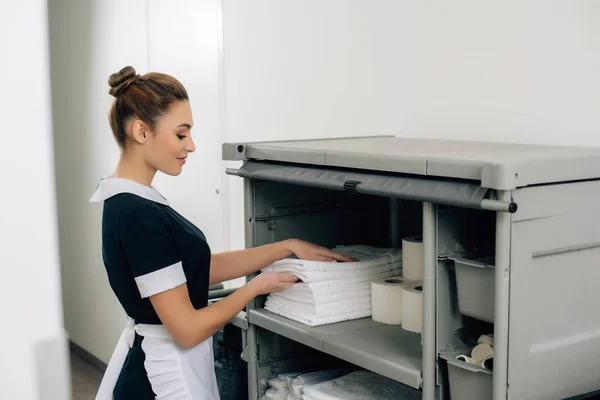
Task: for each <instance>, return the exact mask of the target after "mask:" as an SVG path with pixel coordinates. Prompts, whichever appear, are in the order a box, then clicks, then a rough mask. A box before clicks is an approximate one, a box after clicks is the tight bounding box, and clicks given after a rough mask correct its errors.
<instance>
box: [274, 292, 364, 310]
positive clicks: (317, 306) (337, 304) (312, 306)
mask: <svg viewBox="0 0 600 400" xmlns="http://www.w3.org/2000/svg"><path fill="white" fill-rule="evenodd" d="M365 292H366V293H364V294H361V295H359V294H358V293H357V294H356V296H353V297H348V298H342V299H340V300H331V301H327V302H326V301H319V302H317V301H315V300H317V299H315V298H312V301H310V300H309V299H310V297H309V296H308V295H307V297H306V299H305V298H303V297H301V296H293V297H289V296H288V295H286V294H284V293H273V294H272V295H271V296H270V298H271V299H273V300H278V301H280V302H286V303H292V304H294V305H295V306H296V307H298V308H302V309H304V310H306V311H307V312H313V313H316V312H317V311H318V310H331V309H340V308H342V307H347V306H349V305H354V306H356V305H363V304H365V303H369V304H371V293H370V292H369V291H368V290H365ZM348 295H350V293H342V296H348Z"/></svg>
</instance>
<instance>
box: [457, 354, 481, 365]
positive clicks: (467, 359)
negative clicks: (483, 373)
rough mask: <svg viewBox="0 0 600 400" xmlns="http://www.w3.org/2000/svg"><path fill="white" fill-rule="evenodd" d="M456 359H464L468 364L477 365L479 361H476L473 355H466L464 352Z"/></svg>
mask: <svg viewBox="0 0 600 400" xmlns="http://www.w3.org/2000/svg"><path fill="white" fill-rule="evenodd" d="M456 359H457V360H460V361H464V362H466V363H468V364H473V365H477V361H475V360H473V359H472V358H471V357H469V356H465V355H463V354H461V355H458V356H456Z"/></svg>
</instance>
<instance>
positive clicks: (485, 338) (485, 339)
mask: <svg viewBox="0 0 600 400" xmlns="http://www.w3.org/2000/svg"><path fill="white" fill-rule="evenodd" d="M477 343H479V344H482V343H487V344H489V345H490V346H492V347H494V335H481V336H479V339H477Z"/></svg>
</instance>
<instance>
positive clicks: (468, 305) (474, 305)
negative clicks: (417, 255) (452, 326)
mask: <svg viewBox="0 0 600 400" xmlns="http://www.w3.org/2000/svg"><path fill="white" fill-rule="evenodd" d="M450 258H451V259H452V260H454V267H455V271H456V288H457V291H458V308H459V310H460V313H461V314H463V315H466V316H468V317H472V318H476V319H479V320H482V321H486V322H490V323H494V292H495V289H494V287H495V284H494V282H495V281H494V258H493V257H486V258H480V259H474V260H468V259H464V258H457V257H450Z"/></svg>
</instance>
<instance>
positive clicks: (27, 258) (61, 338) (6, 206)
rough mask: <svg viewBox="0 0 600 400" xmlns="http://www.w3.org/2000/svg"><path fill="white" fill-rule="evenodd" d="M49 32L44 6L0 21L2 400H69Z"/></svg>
mask: <svg viewBox="0 0 600 400" xmlns="http://www.w3.org/2000/svg"><path fill="white" fill-rule="evenodd" d="M46 30H47V15H46V2H45V1H43V0H35V1H27V2H16V3H14V4H12V5H11V6H10V7H3V10H2V12H1V13H0V48H2V53H3V55H4V56H5V57H6V58H4V59H3V62H2V63H0V76H2V78H3V79H2V80H3V82H2V91H3V95H2V97H1V98H0V115H1V116H2V129H3V139H2V146H1V147H0V170H2V171H3V177H2V190H1V191H0V192H1V193H2V195H1V197H0V237H1V238H2V244H0V266H1V267H0V268H1V270H2V279H1V281H0V282H1V283H0V314H1V315H2V329H1V330H0V341H1V343H2V356H0V398H2V399H23V400H30V399H31V400H33V399H49V398H51V399H69V398H70V387H69V385H68V379H69V371H68V363H67V357H66V356H67V342H66V336H65V333H64V329H63V320H62V312H61V308H62V304H61V294H60V272H59V256H58V232H57V224H56V216H55V215H56V208H55V207H56V203H55V184H54V168H53V160H52V158H53V157H52V120H51V108H50V76H49V60H48V38H47V32H46ZM15 39H17V40H15Z"/></svg>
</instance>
